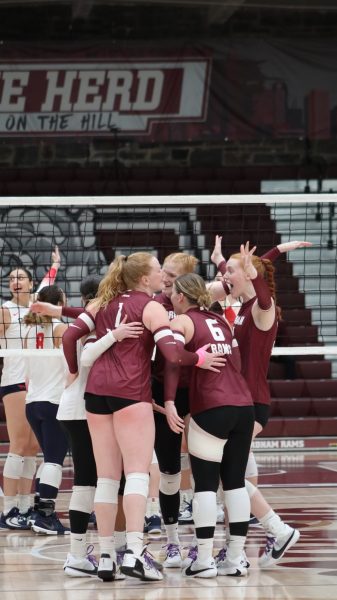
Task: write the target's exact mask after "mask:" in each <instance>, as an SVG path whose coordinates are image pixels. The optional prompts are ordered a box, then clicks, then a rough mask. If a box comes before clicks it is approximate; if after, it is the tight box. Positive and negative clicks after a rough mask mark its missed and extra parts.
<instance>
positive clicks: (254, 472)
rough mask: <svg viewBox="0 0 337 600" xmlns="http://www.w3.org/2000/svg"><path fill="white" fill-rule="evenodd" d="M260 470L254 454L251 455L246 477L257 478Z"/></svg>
mask: <svg viewBox="0 0 337 600" xmlns="http://www.w3.org/2000/svg"><path fill="white" fill-rule="evenodd" d="M257 476H258V468H257V464H256V460H255V456H254V454H253V452H250V453H249V456H248V462H247V467H246V473H245V477H257Z"/></svg>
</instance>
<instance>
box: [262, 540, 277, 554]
mask: <svg viewBox="0 0 337 600" xmlns="http://www.w3.org/2000/svg"><path fill="white" fill-rule="evenodd" d="M275 542H276V538H274V537H271V536H267V538H266V547H265V549H264V551H265V554H269V552H271V551H272V549H273V547H274V544H275Z"/></svg>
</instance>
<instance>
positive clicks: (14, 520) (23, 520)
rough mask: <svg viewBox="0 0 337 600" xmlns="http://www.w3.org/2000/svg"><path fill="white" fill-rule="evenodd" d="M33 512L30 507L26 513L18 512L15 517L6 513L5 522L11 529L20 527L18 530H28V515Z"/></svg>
mask: <svg viewBox="0 0 337 600" xmlns="http://www.w3.org/2000/svg"><path fill="white" fill-rule="evenodd" d="M32 512H33V509H32V508H29V510H27V512H26V513H23V514H22V513H20V512H19V513H18V514H17V515H16V516H15V517H10V516H9V515H7V518H6V523H7V525H9V526H10V528H11V529H20V531H28V530H29V529H30V521H29V519H30V517H31V514H32Z"/></svg>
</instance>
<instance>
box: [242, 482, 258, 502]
mask: <svg viewBox="0 0 337 600" xmlns="http://www.w3.org/2000/svg"><path fill="white" fill-rule="evenodd" d="M245 488H246V490H247V492H248V496H249V498H251V497H252V496H254V494H255V492H256V490H257V488H256V487H255V485H253V484H252V483H251V482H250V481H248V479H245Z"/></svg>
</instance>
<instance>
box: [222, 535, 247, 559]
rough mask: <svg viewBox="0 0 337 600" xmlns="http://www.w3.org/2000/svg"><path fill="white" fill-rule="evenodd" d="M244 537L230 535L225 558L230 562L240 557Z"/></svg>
mask: <svg viewBox="0 0 337 600" xmlns="http://www.w3.org/2000/svg"><path fill="white" fill-rule="evenodd" d="M245 542H246V537H245V536H244V535H230V536H229V542H228V546H227V558H229V560H232V561H236V560H238V558H240V557H241V554H242V552H243V549H244V547H245Z"/></svg>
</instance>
